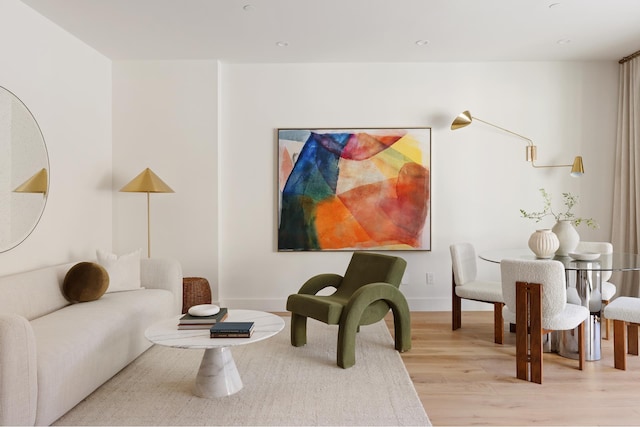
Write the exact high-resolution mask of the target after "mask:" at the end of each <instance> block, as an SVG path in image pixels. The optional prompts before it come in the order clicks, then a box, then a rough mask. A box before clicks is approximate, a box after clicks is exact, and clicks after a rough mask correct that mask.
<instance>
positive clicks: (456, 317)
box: [451, 273, 462, 331]
mask: <svg viewBox="0 0 640 427" xmlns="http://www.w3.org/2000/svg"><path fill="white" fill-rule="evenodd" d="M451 316H452V318H451V330H453V331H455V330H456V329H460V327H461V326H462V298H460V297H459V296H458V295H456V280H455V278H454V277H453V273H452V275H451Z"/></svg>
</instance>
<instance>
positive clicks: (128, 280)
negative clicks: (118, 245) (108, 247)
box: [96, 249, 141, 292]
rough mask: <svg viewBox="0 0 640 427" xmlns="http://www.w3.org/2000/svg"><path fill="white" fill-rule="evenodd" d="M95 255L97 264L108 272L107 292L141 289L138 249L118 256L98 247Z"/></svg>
mask: <svg viewBox="0 0 640 427" xmlns="http://www.w3.org/2000/svg"><path fill="white" fill-rule="evenodd" d="M96 255H97V257H98V264H100V265H101V266H103V267H104V268H105V270H107V273H109V287H108V288H107V292H118V291H131V290H135V289H141V286H140V249H138V250H137V251H134V252H131V253H129V254H125V255H120V256H117V255H116V254H112V253H109V252H105V251H101V250H100V249H98V250H97V251H96Z"/></svg>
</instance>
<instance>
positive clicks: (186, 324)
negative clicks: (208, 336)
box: [178, 307, 228, 330]
mask: <svg viewBox="0 0 640 427" xmlns="http://www.w3.org/2000/svg"><path fill="white" fill-rule="evenodd" d="M227 315H228V313H227V309H226V308H225V307H221V308H220V311H219V312H217V313H216V314H214V315H211V316H192V315H190V314H189V313H187V314H185V315H184V316H182V317H181V318H180V321H179V322H178V329H179V330H185V329H210V328H211V327H212V326H213V325H216V324H218V323H219V322H222V321H223V320H224V319H226V318H227Z"/></svg>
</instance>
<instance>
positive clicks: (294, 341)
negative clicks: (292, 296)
mask: <svg viewBox="0 0 640 427" xmlns="http://www.w3.org/2000/svg"><path fill="white" fill-rule="evenodd" d="M306 343H307V317H306V316H301V315H299V314H296V313H291V345H292V346H294V347H302V346H303V345H305V344H306Z"/></svg>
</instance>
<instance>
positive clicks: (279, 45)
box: [276, 42, 289, 47]
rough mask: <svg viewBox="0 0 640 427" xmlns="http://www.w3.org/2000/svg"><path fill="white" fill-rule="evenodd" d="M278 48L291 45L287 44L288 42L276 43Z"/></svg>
mask: <svg viewBox="0 0 640 427" xmlns="http://www.w3.org/2000/svg"><path fill="white" fill-rule="evenodd" d="M276 46H278V47H287V46H289V43H287V42H276Z"/></svg>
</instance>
